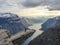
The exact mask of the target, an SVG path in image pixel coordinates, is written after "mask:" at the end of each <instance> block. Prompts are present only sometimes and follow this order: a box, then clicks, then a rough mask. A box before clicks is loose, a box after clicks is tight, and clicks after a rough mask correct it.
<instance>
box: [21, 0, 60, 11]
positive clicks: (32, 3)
mask: <svg viewBox="0 0 60 45" xmlns="http://www.w3.org/2000/svg"><path fill="white" fill-rule="evenodd" d="M22 5H23V6H25V7H27V8H28V7H29V8H30V7H36V6H40V5H48V6H49V7H48V8H49V9H50V10H60V0H25V1H24V2H22Z"/></svg>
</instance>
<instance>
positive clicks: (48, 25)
mask: <svg viewBox="0 0 60 45" xmlns="http://www.w3.org/2000/svg"><path fill="white" fill-rule="evenodd" d="M57 25H60V16H57V17H54V18H50V19H48V20H47V21H46V22H45V23H44V24H42V30H46V29H48V28H51V27H54V26H57Z"/></svg>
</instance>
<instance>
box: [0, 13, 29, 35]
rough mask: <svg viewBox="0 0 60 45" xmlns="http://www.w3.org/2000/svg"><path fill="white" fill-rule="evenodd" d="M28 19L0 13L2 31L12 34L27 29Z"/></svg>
mask: <svg viewBox="0 0 60 45" xmlns="http://www.w3.org/2000/svg"><path fill="white" fill-rule="evenodd" d="M28 22H29V21H28V19H26V18H24V17H19V16H17V15H16V14H12V13H0V29H6V30H9V31H10V33H11V34H15V33H17V32H19V31H22V30H25V29H27V27H28V26H29V23H28Z"/></svg>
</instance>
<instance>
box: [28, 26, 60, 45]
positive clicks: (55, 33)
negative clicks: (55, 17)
mask: <svg viewBox="0 0 60 45" xmlns="http://www.w3.org/2000/svg"><path fill="white" fill-rule="evenodd" d="M29 45H60V25H59V26H56V27H53V28H49V29H48V30H46V31H45V32H43V33H42V34H41V35H39V36H38V37H37V38H35V39H34V40H32V41H31V42H30V43H29Z"/></svg>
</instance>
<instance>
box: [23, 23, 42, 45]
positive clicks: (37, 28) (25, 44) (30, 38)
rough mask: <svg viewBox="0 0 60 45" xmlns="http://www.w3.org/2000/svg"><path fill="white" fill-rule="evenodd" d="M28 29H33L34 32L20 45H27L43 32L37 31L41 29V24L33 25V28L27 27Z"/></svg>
mask: <svg viewBox="0 0 60 45" xmlns="http://www.w3.org/2000/svg"><path fill="white" fill-rule="evenodd" d="M29 28H30V29H35V30H36V32H35V33H34V34H33V35H32V36H31V37H29V38H28V39H27V40H26V41H25V42H24V43H23V44H22V45H28V44H29V43H30V42H31V41H32V40H33V39H34V38H36V37H37V36H38V35H40V34H41V33H42V32H43V31H41V30H39V29H40V28H41V24H34V25H33V26H30V27H29Z"/></svg>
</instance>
